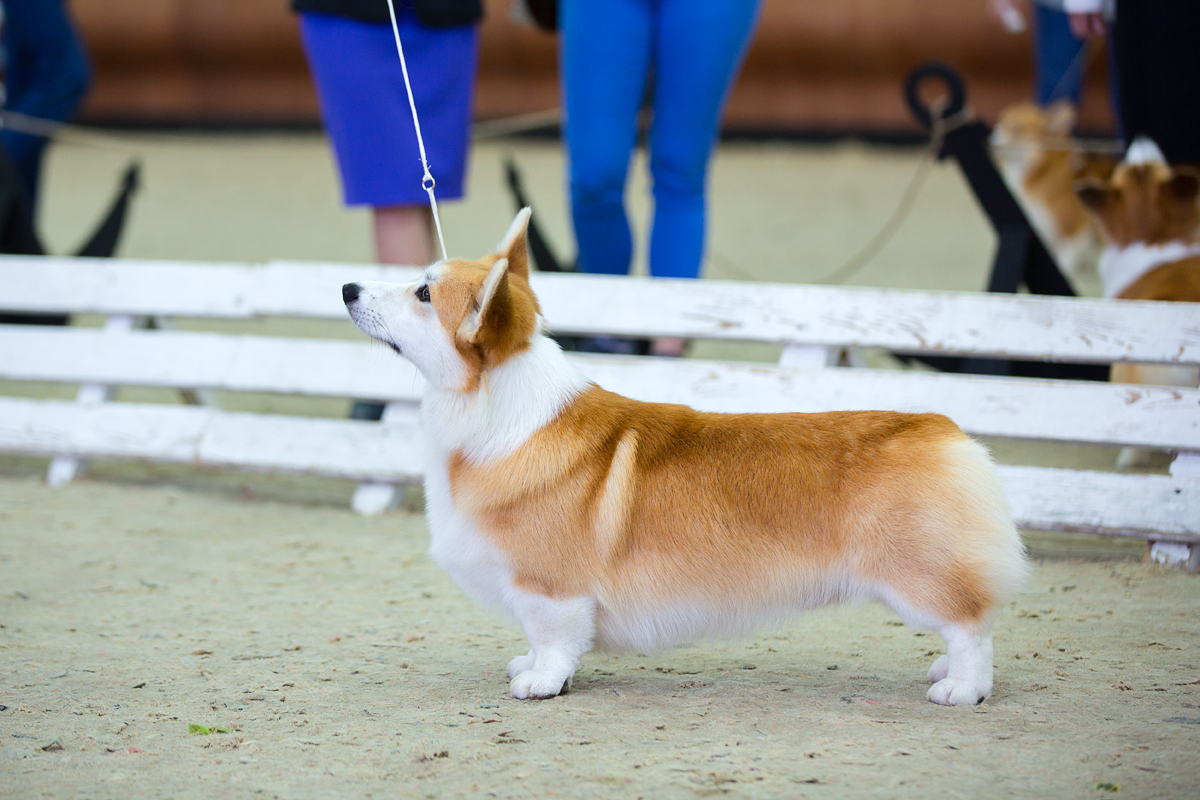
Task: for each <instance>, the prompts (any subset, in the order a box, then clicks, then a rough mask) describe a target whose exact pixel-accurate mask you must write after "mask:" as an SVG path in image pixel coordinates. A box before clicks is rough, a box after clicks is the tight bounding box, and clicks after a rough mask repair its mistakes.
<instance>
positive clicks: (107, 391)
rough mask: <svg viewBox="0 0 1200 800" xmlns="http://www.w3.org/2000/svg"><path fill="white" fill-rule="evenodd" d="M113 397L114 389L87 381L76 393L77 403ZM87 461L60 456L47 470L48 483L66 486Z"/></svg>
mask: <svg viewBox="0 0 1200 800" xmlns="http://www.w3.org/2000/svg"><path fill="white" fill-rule="evenodd" d="M111 398H112V389H111V388H110V387H108V386H104V385H102V384H98V383H85V384H84V385H83V386H80V387H79V392H78V393H77V394H76V395H75V402H77V403H104V402H107V401H108V400H110V399H111ZM86 466H87V465H86V462H84V461H83V460H82V459H79V458H76V457H74V456H58V457H57V458H55V459H53V460H52V461H51V462H50V468H49V469H48V470H46V483H47V484H49V485H50V486H51V487H53V488H55V489H57V488H58V487H60V486H66V485H67V484H68V483H70V482H71V481H73V480H75V477H76V476H77V475H79V474H80V473H81V472H83V470H84V469H85V468H86Z"/></svg>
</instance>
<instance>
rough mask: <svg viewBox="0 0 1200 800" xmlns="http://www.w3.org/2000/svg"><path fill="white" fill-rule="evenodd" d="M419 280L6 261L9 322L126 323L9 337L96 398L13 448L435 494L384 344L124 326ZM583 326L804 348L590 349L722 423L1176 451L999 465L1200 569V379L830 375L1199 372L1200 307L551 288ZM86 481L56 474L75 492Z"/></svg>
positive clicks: (837, 292)
mask: <svg viewBox="0 0 1200 800" xmlns="http://www.w3.org/2000/svg"><path fill="white" fill-rule="evenodd" d="M416 275H417V271H416V270H414V269H412V268H404V267H380V266H373V265H354V264H350V265H345V264H342V265H339V264H313V263H283V262H280V263H268V264H260V265H239V264H205V263H187V262H146V261H142V262H139V261H129V260H87V259H64V258H29V257H0V308H2V309H3V310H6V311H29V312H69V313H89V314H100V315H107V317H108V319H109V324H108V325H107V326H105V327H103V328H82V327H66V328H50V327H34V326H0V379H6V380H36V381H54V382H61V383H67V384H80V385H82V387H83V388H82V389H81V390H80V397H79V400H78V401H76V402H71V401H62V400H36V399H25V398H17V397H12V396H7V397H4V396H0V452H2V451H6V452H10V453H21V454H30V455H38V456H46V457H52V458H54V457H57V458H60V459H67V460H71V459H141V460H151V461H164V462H179V463H186V464H194V465H197V466H203V467H213V468H233V469H250V470H267V471H283V472H295V473H308V474H314V475H324V476H336V477H343V478H350V479H353V480H356V481H360V482H362V484H363V485H362V486H360V491H359V493H358V494H357V495H356V500H355V504H356V507H358V508H360V510H364V511H373V510H379V509H381V508H382V507H384V506H385V505H386V503H387V500H388V497H389V496H390V493H391V492H392V487H393V486H395V485H397V484H403V483H406V482H415V481H419V480H421V477H422V476H421V471H422V458H421V452H420V437H419V435H418V430H417V425H418V422H417V403H418V400H419V397H420V394H421V391H422V381H421V379H420V377H419V375H417V374H416V372H415V370H414V369H413V368H412V367H411V366H410V365H409V364H408V363H407V362H406V361H403V360H402V359H393V358H391V357H390V356H388V357H387V358H384V356H383V354H382V353H381V350H380V348H379V346H378V345H375V344H372V343H369V342H367V341H365V339H364V341H361V342H355V341H341V340H332V339H302V338H283V337H265V336H252V335H233V334H221V333H195V332H183V331H178V330H138V329H135V328H133V327H132V326H131V325H130V324H129V322H128V320H130V319H132V318H135V317H138V316H143V315H153V316H155V317H157V318H170V317H207V318H225V319H250V318H255V317H262V316H290V317H308V318H327V319H345V314H346V312H345V309H344V307H343V305H342V301H341V296H340V287H341V285H342V284H343V283H347V282H350V281H357V280H388V281H398V282H405V281H409V280H412V279H414V278H415V276H416ZM533 285H534V289H535V291H536V292H537V293H538V295H539V297H540V299H541V302H542V306H543V309H544V311H545V313H546V315H547V319H548V322H549V324H550V326H551V327H552V329H553V330H555V331H556V332H559V333H564V334H568V333H569V334H609V335H617V336H682V337H687V338H692V339H727V340H746V341H760V342H773V343H780V344H783V345H784V351H783V358H782V359H781V362H780V364H779V365H768V364H757V363H729V362H712V361H701V360H696V359H683V360H671V359H650V358H635V357H621V356H590V355H577V356H573V358H574V359H575V360H576V363H577V364H578V365H579V367H580V368H581V369H582V370H583V371H584V372H585V373H586V374H588V375H589V376H590V377H592V378H593V379H594V380H596V381H597V382H598V383H600V384H601V385H603V386H605V387H606V388H609V389H611V390H613V391H617V392H620V393H623V394H627V395H630V396H633V397H637V398H640V399H645V400H655V401H664V402H677V403H686V404H688V405H692V406H694V407H697V408H701V409H705V410H712V411H827V410H838V409H868V408H884V409H896V410H902V411H936V412H940V413H943V414H946V415H948V416H950V417H951V418H952V419H954V420H955V421H956V422H957V423H958V424H959V425H960V426H961V427H962V428H963V429H965V430H966V431H968V432H969V433H972V434H976V435H982V436H994V437H1012V438H1017V439H1034V440H1048V441H1057V442H1070V443H1084V444H1094V445H1111V446H1136V447H1144V448H1156V449H1163V450H1169V451H1172V452H1174V453H1176V454H1177V455H1176V456H1175V459H1174V461H1173V462H1172V465H1171V471H1170V474H1169V475H1138V474H1120V473H1116V472H1093V471H1084V470H1072V469H1056V468H1046V467H1036V466H1003V467H1002V468H1001V469H1002V472H1003V475H1004V478H1005V480H1006V482H1007V485H1008V487H1009V490H1010V495H1011V498H1012V503H1013V507H1014V512H1015V515H1016V517H1017V519H1018V521H1019V523H1020V524H1021V525H1022V526H1024V527H1028V528H1040V529H1052V530H1065V531H1083V532H1095V533H1105V534H1118V535H1127V536H1137V537H1142V538H1144V539H1147V540H1149V541H1150V542H1151V550H1150V552H1151V555H1152V556H1153V557H1154V558H1157V559H1159V560H1164V561H1171V562H1179V561H1182V562H1185V563H1188V564H1189V565H1190V566H1192V567H1195V566H1196V564H1197V560H1198V558H1200V389H1192V388H1182V389H1181V388H1178V387H1148V386H1123V385H1113V384H1097V383H1085V382H1070V381H1045V380H1035V379H1026V378H996V377H982V376H967V375H950V374H936V373H930V372H921V371H906V370H865V369H864V370H860V369H827V368H825V367H826V365H827V364H829V363H831V361H832V355H831V354H834V353H836V352H838V350H839V349H840V348H843V347H880V348H886V349H888V350H891V351H894V352H898V353H905V354H922V355H973V356H998V357H1023V358H1028V359H1035V360H1053V361H1073V362H1081V363H1109V362H1113V361H1138V362H1156V363H1170V364H1196V363H1200V305H1193V304H1181V303H1180V304H1172V303H1145V302H1126V301H1104V300H1088V299H1078V298H1056V297H1035V296H1006V295H990V294H972V293H950V292H918V291H901V290H880V289H858V288H830V287H817V286H799V285H779V284H750V283H729V282H718V281H699V282H697V281H648V280H644V279H636V278H612V277H601V276H578V275H554V274H537V275H535V276H534V278H533ZM122 385H141V386H155V387H174V388H178V389H186V390H209V389H213V390H227V391H241V392H271V393H282V394H293V395H312V396H334V397H352V398H361V399H371V400H379V401H382V402H384V403H386V404H387V406H386V408H387V410H386V413H385V418H384V420H383V421H382V422H366V421H360V420H349V419H318V418H309V417H299V416H283V415H268V414H250V413H238V412H231V411H223V410H221V409H219V408H216V407H214V406H205V405H200V406H197V405H167V404H136V403H125V402H120V403H114V402H105V398H106V396H107V392H106V387H114V386H122ZM64 477H65V478H68V479H69V477H70V476H69V475H67V474H65V472H63V471H60V474H58V475H57V476H55V480H56V481H57V482H63V479H64Z"/></svg>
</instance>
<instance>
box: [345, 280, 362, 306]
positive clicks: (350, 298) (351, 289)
mask: <svg viewBox="0 0 1200 800" xmlns="http://www.w3.org/2000/svg"><path fill="white" fill-rule="evenodd" d="M361 291H362V287H361V286H359V285H358V284H357V283H343V284H342V302H343V303H353V302H354V301H355V300H357V299H358V293H359V292H361Z"/></svg>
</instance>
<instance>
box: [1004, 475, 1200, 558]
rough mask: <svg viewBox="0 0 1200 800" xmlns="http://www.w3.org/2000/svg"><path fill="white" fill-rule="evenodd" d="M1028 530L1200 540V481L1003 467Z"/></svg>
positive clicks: (1015, 510) (1015, 511)
mask: <svg viewBox="0 0 1200 800" xmlns="http://www.w3.org/2000/svg"><path fill="white" fill-rule="evenodd" d="M1000 474H1001V475H1002V476H1003V477H1004V484H1005V487H1006V488H1007V489H1008V497H1009V502H1010V503H1011V504H1012V509H1013V518H1014V519H1015V520H1016V522H1017V525H1018V526H1020V527H1023V528H1037V529H1039V530H1057V531H1078V532H1083V533H1105V534H1118V535H1124V536H1139V537H1141V538H1144V539H1153V540H1155V541H1174V542H1200V480H1196V479H1194V478H1181V477H1173V476H1170V475H1124V474H1121V473H1115V472H1090V471H1086V470H1075V469H1052V468H1048V467H1018V466H1008V465H1002V466H1000Z"/></svg>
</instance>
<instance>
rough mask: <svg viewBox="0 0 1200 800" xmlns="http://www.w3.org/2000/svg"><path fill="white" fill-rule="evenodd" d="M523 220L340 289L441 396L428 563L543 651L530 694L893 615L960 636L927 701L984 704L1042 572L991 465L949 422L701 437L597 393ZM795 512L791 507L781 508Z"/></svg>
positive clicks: (530, 660)
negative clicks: (827, 609) (646, 658)
mask: <svg viewBox="0 0 1200 800" xmlns="http://www.w3.org/2000/svg"><path fill="white" fill-rule="evenodd" d="M527 221H528V210H527V209H526V210H525V211H523V212H522V213H521V214H519V215H518V217H517V219H516V220H515V221H514V223H513V225H512V227H511V228H510V229H509V231H508V233H507V234H506V235H505V237H504V239H503V240H502V241H501V244H500V247H499V249H498V253H497V254H496V255H495V256H489V257H488V258H485V259H483V260H481V261H479V262H459V261H447V262H440V263H438V264H435V265H434V266H432V267H430V268H429V269H428V270H426V272H425V275H424V276H423V277H422V279H421V280H420V281H417V282H415V283H414V284H410V285H408V286H392V285H386V284H378V283H363V284H358V285H347V290H353V291H347V290H344V296H345V297H347V298H348V299H347V306H348V309H349V311H350V314H351V316H352V318H353V319H354V321H355V322H356V323H357V324H358V325H359V327H360V328H362V330H363V331H365V332H366V333H368V334H369V335H371V336H372V337H374V338H376V339H379V340H381V341H384V342H386V343H388V344H389V345H391V346H392V347H394V348H395V349H396V350H397V351H398V352H399V353H401V354H402V355H404V356H405V357H406V358H408V359H410V360H411V361H412V362H413V363H414V364H415V365H416V366H417V367H418V369H420V371H421V372H422V373H423V374H424V376H425V377H426V379H427V381H428V388H427V390H426V394H425V397H424V399H423V401H422V405H421V414H422V423H423V426H424V437H425V457H426V487H425V488H426V506H427V515H428V522H429V529H430V534H431V543H430V553H431V555H432V556H433V558H434V559H435V560H436V561H437V562H438V564H439V565H441V566H442V567H443V568H444V569H445V570H446V571H447V572H448V573H449V574H450V575H451V577H453V579H454V580H455V581H456V582H457V583H458V584H459V585H460V586H461V587H462V588H463V589H464V590H465V591H466V592H467V593H468V594H470V595H471V596H472V597H473V598H475V599H476V600H477V601H479V602H481V603H484V604H486V605H489V606H492V607H496V608H499V609H501V610H504V611H506V612H508V613H510V614H512V615H513V616H514V617H516V619H518V620H519V621H520V623H521V625H522V626H523V628H524V629H525V633H526V636H527V637H528V639H529V644H530V651H529V653H528V654H526V655H521V656H517V657H516V658H513V659H512V660H511V661H510V662H509V665H508V675H509V678H510V680H511V683H510V691H511V693H512V694H513V696H515V697H519V698H531V697H549V696H552V695H555V694H558V693H559V692H560V691H562V690H563V689H564V688H566V687H567V686H569V684H570V680H571V677H572V675H574V673H575V671H576V670H577V669H578V667H579V663H580V659H581V658H582V657H583V656H584V654H586V653H587V652H588V651H589V650H591V649H593V648H595V647H601V648H604V649H610V650H626V651H628V650H634V651H642V652H646V651H652V650H657V649H661V648H664V647H670V646H672V645H675V644H678V643H680V642H685V641H688V640H691V639H694V638H697V637H703V636H712V635H735V634H739V633H742V632H744V631H746V630H750V629H753V628H754V627H757V626H759V625H761V624H763V623H764V622H771V621H776V620H780V619H783V618H784V617H786V616H787V615H789V614H792V613H795V612H796V611H798V610H801V609H804V608H809V607H812V606H816V605H821V604H824V603H827V602H831V601H836V600H860V599H864V600H865V599H877V600H881V601H883V602H885V603H887V604H889V605H890V606H891V607H892V608H894V609H895V610H896V611H897V613H899V614H900V616H901V618H902V619H903V620H904V621H905V622H907V623H909V624H911V625H915V626H920V627H928V628H933V629H934V630H937V631H938V632H939V633H940V634H941V635H942V636H943V637H944V638H945V640H946V642H947V647H948V653H947V655H946V656H943V657H942V658H941V659H939V660H938V661H937V662H935V664H934V665H933V667H932V668H931V669H930V671H929V679H930V681H931V682H932V683H933V684H934V685H933V686H932V687H931V688H930V690H929V693H928V697H929V699H930V700H932V701H934V702H937V703H943V704H967V703H977V702H981V701H982V699H984V698H986V697H987V696H988V695H989V694H990V693H991V691H992V638H991V632H990V631H991V625H992V622H993V621H994V619H995V616H996V614H997V613H998V612H999V608H1000V604H1001V603H1003V602H1007V600H1009V599H1011V597H1012V596H1013V595H1014V593H1015V592H1016V591H1017V589H1018V588H1019V586H1020V584H1021V582H1022V581H1023V580H1024V577H1025V574H1026V570H1027V566H1026V562H1025V557H1024V549H1023V547H1022V545H1021V542H1020V539H1019V536H1018V534H1017V531H1016V529H1015V527H1014V526H1013V524H1012V520H1011V517H1010V514H1009V510H1008V504H1007V500H1006V498H1005V496H1004V492H1003V488H1002V486H1001V482H1000V479H999V476H998V474H997V472H996V470H995V467H994V465H993V464H992V463H991V460H990V459H989V457H988V456H987V453H986V451H985V450H984V449H983V447H981V446H980V445H978V444H977V443H975V442H973V441H971V440H970V439H968V438H967V437H965V436H963V435H962V433H961V432H960V431H958V430H957V428H955V427H954V426H953V425H952V424H951V423H949V421H948V420H945V419H944V418H941V417H935V416H933V415H903V414H891V413H886V412H858V413H850V414H844V415H713V414H709V415H704V414H697V413H696V412H693V411H690V410H689V409H684V408H682V407H679V406H659V405H654V404H646V403H635V402H633V401H629V400H626V399H624V398H620V397H618V396H616V395H610V394H608V393H606V392H603V391H602V390H601V389H599V388H598V387H596V386H595V385H593V384H591V383H590V382H589V381H588V380H587V379H586V378H584V377H583V376H582V375H581V374H580V373H579V372H578V370H576V369H575V368H574V367H573V366H572V365H571V363H570V362H569V361H568V360H567V359H566V358H565V357H564V355H563V353H562V352H561V350H560V348H559V347H558V345H557V344H556V343H555V342H554V341H553V340H552V339H550V338H549V337H548V336H546V335H545V332H544V330H543V321H542V319H541V316H540V312H538V310H537V301H536V298H535V297H534V296H533V294H532V292H531V291H530V290H529V289H528V283H527V276H528V263H527V254H526V244H525V239H524V237H525V226H526V224H527ZM672 437H674V438H672ZM831 437H832V438H831ZM839 437H840V439H839ZM856 437H857V438H856ZM825 439H831V441H833V442H834V443H833V444H831V445H829V447H832V448H834V449H833V450H828V449H822V446H821V445H820V444H818V443H817V442H820V441H824V440H825ZM836 441H844V442H848V443H853V442H861V443H862V446H863V447H864V448H866V449H864V450H863V454H862V456H861V457H860V456H859V455H858V454H856V453H855V452H843V450H842V449H841V448H844V447H846V446H848V445H846V444H837V443H836ZM738 442H743V443H744V444H737V443H738ZM764 443H765V444H764ZM689 448H690V449H689ZM729 448H732V449H729ZM764 448H765V449H764ZM843 465H844V466H843ZM747 470H748V471H747ZM797 470H800V471H801V472H799V473H798V472H797ZM805 470H808V471H807V472H805ZM759 472H761V477H760V476H759ZM791 474H806V475H811V476H812V480H813V481H817V482H824V483H823V484H822V485H837V486H839V487H844V488H840V489H838V490H836V491H833V492H830V491H827V490H823V489H822V490H819V489H817V488H815V486H816V484H814V486H811V487H810V486H808V485H806V484H805V483H804V482H803V481H793V480H792V479H791V478H788V477H786V476H787V475H791ZM889 475H892V476H894V480H895V482H896V484H895V485H894V486H893V485H891V483H890V480H892V479H890V478H888V477H887V476H889ZM714 481H715V483H714ZM779 481H787V483H786V484H784V483H778V482H779ZM829 481H834V482H835V483H834V484H829ZM722 483H727V484H728V486H724V487H723V486H722V485H721V484H722ZM734 486H737V487H742V488H740V489H738V491H736V492H734V493H733V494H732V495H730V493H729V491H726V489H731V487H734ZM676 487H677V488H676ZM855 487H860V488H859V489H856V488H855ZM777 491H783V492H784V494H782V495H778V496H779V497H780V507H778V508H774V507H770V506H769V505H764V503H765V502H766V500H765V498H769V497H772V496H774V495H771V494H770V493H771V492H777ZM842 491H847V492H855V491H862V492H864V494H863V495H862V497H861V504H860V503H859V502H858V500H859V499H860V498H857V497H854V496H851V495H847V496H841V495H840V494H839V492H842ZM743 494H744V495H745V497H743ZM738 502H741V503H744V504H746V505H745V506H744V510H743V511H741V512H739V511H737V509H735V508H731V507H730V506H729V503H738ZM798 509H806V510H805V511H799V510H798ZM887 509H894V511H895V513H896V514H900V515H902V516H903V517H904V518H905V519H908V520H909V522H907V523H903V524H901V523H898V522H897V523H895V524H894V525H893V523H892V522H891V519H890V518H889V517H888V516H886V515H885V511H886V510H887ZM888 513H891V512H888ZM722 515H725V516H722ZM881 515H882V516H881ZM860 518H861V520H862V521H861V522H859V521H856V520H859V519H860ZM756 519H761V520H763V521H762V522H754V521H753V520H756ZM815 519H828V520H829V522H828V523H827V524H828V525H829V526H832V527H830V528H829V529H828V530H826V529H824V528H822V527H820V526H819V525H818V527H816V528H814V527H813V526H814V525H817V523H815V522H813V521H812V520H815ZM722 520H724V521H722ZM872 520H875V521H872ZM821 524H826V523H821ZM762 525H767V526H769V527H768V528H762V527H761V526H762ZM876 525H884V526H885V527H889V529H881V530H875V527H873V526H876ZM914 525H915V527H914ZM923 525H927V526H928V530H925V528H924V527H922V526H923ZM864 526H865V527H864ZM793 527H794V528H795V531H794V533H792V532H791V531H792V529H793ZM890 527H895V529H894V530H892V529H890ZM860 528H861V530H860ZM756 531H760V532H761V533H756ZM773 548H774V549H773ZM889 550H894V552H891V553H889V552H888V551H889ZM939 565H940V566H939ZM939 569H942V570H945V574H944V575H941V574H938V570H939ZM921 587H926V589H922V588H921Z"/></svg>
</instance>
